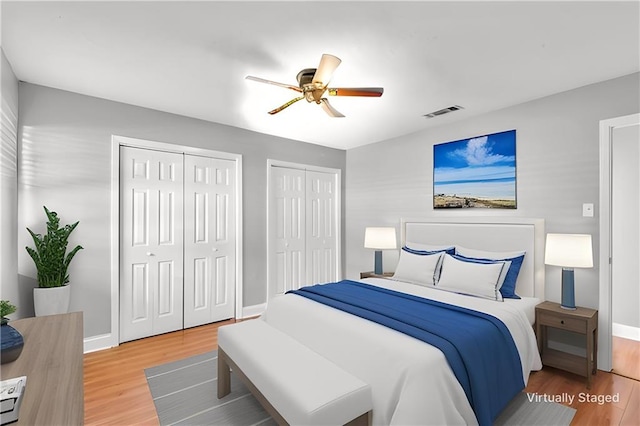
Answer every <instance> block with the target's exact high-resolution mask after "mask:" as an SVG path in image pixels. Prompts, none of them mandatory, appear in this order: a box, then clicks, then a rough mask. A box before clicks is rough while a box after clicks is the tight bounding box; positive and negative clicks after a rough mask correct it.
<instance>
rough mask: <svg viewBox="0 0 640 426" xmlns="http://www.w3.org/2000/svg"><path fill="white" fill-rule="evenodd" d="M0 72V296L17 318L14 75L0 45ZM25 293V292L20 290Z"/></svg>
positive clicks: (16, 97)
mask: <svg viewBox="0 0 640 426" xmlns="http://www.w3.org/2000/svg"><path fill="white" fill-rule="evenodd" d="M0 56H2V58H1V59H0V60H1V61H2V62H1V63H0V74H1V76H2V86H1V87H0V93H1V94H2V131H1V132H0V133H1V136H0V138H1V139H0V143H1V144H2V146H1V147H0V148H1V149H0V296H1V297H2V299H3V300H9V301H11V303H12V304H14V305H16V307H17V308H18V311H17V312H16V313H15V314H13V315H11V316H10V318H18V317H19V315H20V314H21V313H22V311H23V304H22V303H21V298H20V293H21V291H20V290H21V289H20V288H19V287H18V286H17V282H18V268H17V257H18V254H17V252H16V247H17V240H18V236H17V230H16V222H17V220H18V166H17V142H18V139H17V131H18V79H17V78H16V76H15V74H14V73H13V69H11V65H10V64H9V61H7V58H6V57H5V56H4V51H3V50H2V49H0ZM22 293H26V292H24V291H23V292H22Z"/></svg>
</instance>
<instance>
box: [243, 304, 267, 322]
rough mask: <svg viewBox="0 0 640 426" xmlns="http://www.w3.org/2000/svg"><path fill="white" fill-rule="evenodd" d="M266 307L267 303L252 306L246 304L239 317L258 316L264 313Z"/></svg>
mask: <svg viewBox="0 0 640 426" xmlns="http://www.w3.org/2000/svg"><path fill="white" fill-rule="evenodd" d="M265 309H267V304H266V303H260V304H259V305H252V306H244V307H243V308H242V312H240V316H239V317H238V319H245V318H250V317H257V316H259V315H262V313H263V312H264V311H265Z"/></svg>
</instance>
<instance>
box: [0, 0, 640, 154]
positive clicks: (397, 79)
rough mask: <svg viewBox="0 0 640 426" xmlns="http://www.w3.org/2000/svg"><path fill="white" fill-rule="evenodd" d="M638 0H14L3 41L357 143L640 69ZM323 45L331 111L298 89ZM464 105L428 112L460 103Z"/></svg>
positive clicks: (80, 68) (166, 94) (296, 130)
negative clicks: (331, 68)
mask: <svg viewBox="0 0 640 426" xmlns="http://www.w3.org/2000/svg"><path fill="white" fill-rule="evenodd" d="M639 10H640V9H639V2H638V1H627V2H620V3H614V2H610V1H602V2H593V1H589V2H576V1H570V2H522V1H511V2H506V1H499V2H482V1H470V2H458V1H448V2H430V1H423V2H417V1H414V2H361V1H351V2H332V1H322V2H308V1H289V2H269V1H258V2H245V1H234V2H216V1H200V2H186V1H180V2H165V1H156V2H148V1H129V2H123V1H111V2H96V1H83V2H51V1H47V2H11V1H2V40H1V42H2V48H3V49H4V51H5V54H6V56H7V58H8V60H9V62H10V63H11V64H12V67H13V70H14V72H15V74H16V75H17V77H18V79H20V80H22V81H26V82H29V83H34V84H40V85H44V86H50V87H54V88H59V89H64V90H69V91H72V92H77V93H82V94H86V95H90V96H97V97H100V98H105V99H111V100H114V101H119V102H125V103H128V104H133V105H139V106H142V107H146V108H153V109H157V110H161V111H167V112H171V113H175V114H181V115H185V116H189V117H196V118H200V119H203V120H208V121H213V122H217V123H223V124H227V125H231V126H236V127H240V128H245V129H249V130H253V131H256V132H261V133H266V134H271V135H276V136H281V137H286V138H291V139H296V140H301V141H306V142H311V143H316V144H322V145H326V146H330V147H336V148H343V149H348V148H352V147H356V146H359V145H363V144H368V143H373V142H377V141H380V140H385V139H391V138H394V137H397V136H400V135H404V134H408V133H412V132H416V131H419V130H422V129H425V128H428V127H429V126H434V125H441V124H444V123H451V122H453V121H456V120H460V119H463V118H468V117H471V116H474V115H478V114H482V113H485V112H488V111H492V110H496V109H499V108H504V107H507V106H510V105H515V104H518V103H522V102H525V101H528V100H531V99H535V98H539V97H543V96H546V95H549V94H553V93H557V92H561V91H565V90H569V89H572V88H576V87H580V86H584V85H587V84H590V83H595V82H598V81H602V80H607V79H611V78H615V77H618V76H622V75H626V74H630V73H633V72H637V71H639V70H640V53H639V52H640V41H639V31H640V25H639V19H640V15H639V13H640V12H639ZM323 53H331V54H333V55H336V56H338V57H339V58H341V59H342V64H341V65H340V66H339V67H338V69H337V70H336V72H335V73H334V75H333V80H332V82H331V86H338V87H363V86H374V87H377V86H381V87H384V89H385V92H384V95H383V96H382V97H381V98H351V97H348V98H347V97H341V98H336V97H332V98H331V103H332V105H333V107H335V108H336V109H337V110H339V111H340V112H342V113H343V114H345V115H346V118H330V117H328V116H327V115H326V114H325V113H324V112H323V110H322V109H321V108H320V107H319V106H318V105H315V104H309V103H307V102H305V101H300V102H298V103H296V104H295V105H292V106H291V107H289V108H287V109H286V110H284V111H282V112H281V113H279V114H276V115H274V116H270V115H268V114H267V111H269V110H271V109H273V108H275V107H276V106H279V105H281V104H283V103H284V102H286V101H288V100H289V99H291V98H293V97H295V96H296V93H295V92H293V91H290V90H286V89H283V88H280V87H277V86H271V85H266V84H260V83H256V82H253V81H249V80H245V78H244V77H245V76H246V75H254V76H258V77H262V78H265V79H269V80H275V81H278V82H282V83H290V84H294V85H296V84H297V83H296V79H295V77H296V74H297V73H298V71H300V70H301V69H303V68H315V67H317V65H318V62H319V60H320V56H321V55H322V54H323ZM455 104H457V105H461V106H463V107H464V108H465V109H464V110H462V111H458V112H455V113H452V114H450V115H447V116H442V117H439V118H435V119H431V120H428V119H426V118H424V117H423V115H424V114H426V113H429V112H432V111H434V110H438V109H441V108H445V107H448V106H451V105H455Z"/></svg>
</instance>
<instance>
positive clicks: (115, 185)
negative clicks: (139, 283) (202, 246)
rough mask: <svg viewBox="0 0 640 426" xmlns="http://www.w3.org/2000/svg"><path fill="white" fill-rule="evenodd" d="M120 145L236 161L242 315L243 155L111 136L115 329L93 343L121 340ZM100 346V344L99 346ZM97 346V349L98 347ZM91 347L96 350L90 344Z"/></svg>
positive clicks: (239, 304)
mask: <svg viewBox="0 0 640 426" xmlns="http://www.w3.org/2000/svg"><path fill="white" fill-rule="evenodd" d="M120 146H130V147H134V148H145V149H155V150H160V151H167V152H175V153H182V154H191V155H202V156H206V157H214V158H223V159H227V160H233V161H235V162H236V206H235V207H236V238H237V244H236V303H235V307H236V309H235V317H236V318H238V317H241V316H242V287H243V285H242V155H240V154H232V153H228V152H221V151H213V150H209V149H203V148H195V147H189V146H183V145H174V144H169V143H165V142H155V141H149V140H144V139H134V138H129V137H125V136H117V135H113V136H112V137H111V333H110V334H108V335H105V336H99V337H100V342H98V341H97V339H95V340H94V341H93V342H91V345H92V346H93V345H100V346H99V348H106V347H113V346H118V345H119V341H120V335H119V334H120V303H119V300H120V280H119V270H120V243H119V239H120ZM97 348H98V347H96V349H97ZM96 349H93V350H96ZM88 350H89V351H90V350H92V349H91V348H88Z"/></svg>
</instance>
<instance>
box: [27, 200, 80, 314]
mask: <svg viewBox="0 0 640 426" xmlns="http://www.w3.org/2000/svg"><path fill="white" fill-rule="evenodd" d="M44 211H45V213H46V214H47V219H48V221H47V233H46V234H45V235H41V234H36V233H35V232H33V231H32V230H31V229H29V228H27V231H29V234H30V235H31V238H32V239H33V243H34V245H35V248H31V247H26V249H27V252H28V253H29V256H31V258H32V259H33V262H34V263H35V266H36V270H37V272H38V287H37V288H34V289H33V302H34V307H35V312H36V316H43V315H53V314H60V313H66V312H67V311H68V310H69V300H70V295H71V293H70V287H69V286H68V282H69V274H68V272H67V271H68V268H69V264H70V263H71V260H72V259H73V257H74V256H75V255H76V253H77V252H78V251H79V250H82V246H80V245H77V246H75V247H74V248H73V249H72V250H71V251H70V252H69V253H67V245H68V243H69V235H71V233H72V232H73V230H74V229H76V226H78V223H79V222H76V223H73V224H71V225H65V226H63V227H62V228H61V227H60V219H59V218H58V214H57V213H56V212H52V211H49V209H47V207H46V206H45V207H44Z"/></svg>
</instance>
